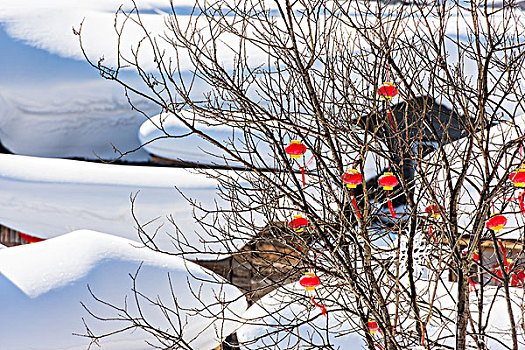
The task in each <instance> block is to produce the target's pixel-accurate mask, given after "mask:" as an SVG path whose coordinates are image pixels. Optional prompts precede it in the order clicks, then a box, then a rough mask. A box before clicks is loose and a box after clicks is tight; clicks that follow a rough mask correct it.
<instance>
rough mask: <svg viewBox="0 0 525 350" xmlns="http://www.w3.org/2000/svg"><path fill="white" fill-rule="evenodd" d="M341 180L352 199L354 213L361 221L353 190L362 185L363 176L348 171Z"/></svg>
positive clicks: (355, 171) (351, 170) (353, 171)
mask: <svg viewBox="0 0 525 350" xmlns="http://www.w3.org/2000/svg"><path fill="white" fill-rule="evenodd" d="M341 178H342V179H343V183H344V184H345V185H346V187H348V188H349V189H350V197H352V205H353V206H354V208H355V212H356V214H357V217H358V218H360V219H361V213H359V209H358V208H357V202H356V200H355V197H354V192H353V189H354V188H356V187H357V185H360V184H362V183H363V176H362V175H361V173H360V172H359V171H357V170H355V169H348V171H347V172H346V173H344V174H343V176H341Z"/></svg>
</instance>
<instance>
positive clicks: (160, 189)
mask: <svg viewBox="0 0 525 350" xmlns="http://www.w3.org/2000/svg"><path fill="white" fill-rule="evenodd" d="M0 164H1V165H0V188H2V191H0V208H1V209H0V222H1V223H2V224H4V225H6V226H9V227H11V228H14V229H17V230H20V231H23V232H26V233H30V234H34V235H38V236H40V237H47V238H48V237H55V236H58V235H62V234H64V233H67V232H70V231H72V230H76V229H91V230H98V231H104V232H107V233H110V234H113V235H116V236H121V237H125V238H129V239H133V240H138V233H137V229H136V224H135V222H134V220H133V217H132V215H131V201H130V196H133V195H134V194H137V193H138V195H137V199H136V203H135V214H136V216H137V218H138V220H139V221H140V222H141V223H143V224H144V223H146V222H148V221H150V220H152V219H155V218H158V220H157V221H155V222H154V223H152V224H150V225H148V226H147V231H148V232H150V233H154V231H155V228H156V227H157V226H158V225H160V224H164V227H163V228H162V229H161V230H160V231H159V233H158V234H157V237H156V242H157V243H158V244H160V247H161V248H163V249H169V250H170V251H173V250H177V249H178V247H173V246H171V244H169V241H170V239H169V237H168V235H167V234H166V233H169V234H172V235H176V231H175V229H174V228H173V226H172V225H171V224H170V223H169V221H168V219H167V216H171V217H172V218H173V220H174V221H175V223H176V224H177V225H178V226H179V228H180V230H181V231H182V233H183V234H184V235H185V238H186V239H187V246H186V247H185V248H186V249H184V250H185V251H193V249H199V250H201V251H206V252H220V251H224V250H225V247H224V246H223V245H222V244H220V243H210V241H213V242H215V241H216V238H212V237H209V236H208V235H206V234H205V233H203V232H202V229H201V228H200V226H198V225H197V224H196V222H195V219H194V217H193V216H192V215H193V208H192V206H191V205H190V204H189V203H188V201H187V200H186V199H185V198H184V197H183V196H182V195H181V194H180V193H179V192H178V191H177V189H176V188H175V187H177V188H178V189H179V190H180V191H182V192H183V193H184V195H186V196H187V197H189V198H192V199H194V200H196V201H197V202H198V203H200V204H201V205H202V206H203V207H204V208H208V209H211V208H215V205H216V203H217V204H218V205H222V206H223V207H225V208H229V203H227V202H225V201H224V200H221V199H220V198H218V196H217V186H218V184H217V182H216V180H214V179H212V178H209V177H208V176H207V175H206V174H199V173H197V172H196V171H192V170H186V169H174V168H162V167H142V166H124V165H110V164H100V163H88V162H79V161H72V160H63V159H49V158H36V157H26V156H17V155H6V154H0ZM210 172H211V171H210ZM232 175H233V174H232ZM139 191H140V192H139ZM201 214H202V212H201V211H199V210H197V211H196V215H198V216H199V215H201ZM208 219H210V218H208ZM210 220H211V219H210ZM181 241H182V240H181ZM204 241H208V242H207V243H205V242H204ZM230 244H232V245H233V246H235V245H243V244H244V242H243V241H241V240H238V241H236V240H232V241H231V242H230Z"/></svg>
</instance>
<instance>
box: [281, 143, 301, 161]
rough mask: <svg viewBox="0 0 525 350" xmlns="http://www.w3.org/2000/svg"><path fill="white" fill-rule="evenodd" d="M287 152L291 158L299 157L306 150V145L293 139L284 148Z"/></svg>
mask: <svg viewBox="0 0 525 350" xmlns="http://www.w3.org/2000/svg"><path fill="white" fill-rule="evenodd" d="M284 150H285V151H286V153H287V154H289V155H290V157H292V159H297V158H301V156H302V155H303V154H304V153H305V152H306V146H305V145H303V144H302V143H301V141H299V140H293V141H291V142H290V144H289V145H288V146H286V148H285V149H284Z"/></svg>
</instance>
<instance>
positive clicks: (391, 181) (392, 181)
mask: <svg viewBox="0 0 525 350" xmlns="http://www.w3.org/2000/svg"><path fill="white" fill-rule="evenodd" d="M398 184H399V181H397V177H396V176H395V175H394V174H393V173H389V172H386V173H384V174H383V175H381V176H380V177H379V186H381V187H383V189H384V190H385V191H386V195H387V202H388V208H389V209H390V214H392V217H393V218H394V219H395V218H397V216H396V212H395V211H394V206H393V205H392V202H391V201H390V191H392V190H393V189H394V187H396V186H397V185H398Z"/></svg>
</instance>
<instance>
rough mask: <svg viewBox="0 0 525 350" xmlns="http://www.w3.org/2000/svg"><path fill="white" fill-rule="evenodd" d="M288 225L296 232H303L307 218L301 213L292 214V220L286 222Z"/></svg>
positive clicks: (306, 224)
mask: <svg viewBox="0 0 525 350" xmlns="http://www.w3.org/2000/svg"><path fill="white" fill-rule="evenodd" d="M288 226H290V228H291V229H292V230H294V231H295V232H297V233H300V232H303V231H304V228H305V227H307V226H308V219H307V218H305V217H303V216H302V215H294V217H293V220H292V221H290V222H289V223H288Z"/></svg>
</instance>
